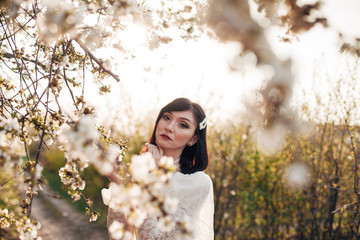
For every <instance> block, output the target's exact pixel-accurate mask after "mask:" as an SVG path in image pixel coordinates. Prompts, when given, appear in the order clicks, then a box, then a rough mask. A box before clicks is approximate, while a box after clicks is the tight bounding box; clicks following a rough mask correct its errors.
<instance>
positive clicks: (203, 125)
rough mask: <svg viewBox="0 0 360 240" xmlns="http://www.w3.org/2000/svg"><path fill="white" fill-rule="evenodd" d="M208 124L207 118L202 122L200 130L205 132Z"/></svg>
mask: <svg viewBox="0 0 360 240" xmlns="http://www.w3.org/2000/svg"><path fill="white" fill-rule="evenodd" d="M206 125H207V122H206V117H205V118H204V120H202V122H201V123H199V129H200V130H203V129H204V128H206Z"/></svg>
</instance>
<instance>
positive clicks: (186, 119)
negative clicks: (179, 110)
mask: <svg viewBox="0 0 360 240" xmlns="http://www.w3.org/2000/svg"><path fill="white" fill-rule="evenodd" d="M180 119H181V120H185V121H188V122H190V123H191V121H190V119H188V118H184V117H182V118H180Z"/></svg>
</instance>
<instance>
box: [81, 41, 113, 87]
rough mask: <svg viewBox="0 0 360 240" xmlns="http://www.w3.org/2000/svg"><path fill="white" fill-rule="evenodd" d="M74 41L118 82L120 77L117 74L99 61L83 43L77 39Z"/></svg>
mask: <svg viewBox="0 0 360 240" xmlns="http://www.w3.org/2000/svg"><path fill="white" fill-rule="evenodd" d="M76 42H77V43H78V44H79V46H80V47H81V48H82V49H83V50H84V51H85V53H87V54H88V55H89V57H90V58H91V59H92V60H94V61H95V62H96V63H97V64H98V65H99V67H100V68H101V69H103V70H104V71H105V72H106V73H108V74H109V75H110V76H112V77H113V78H114V79H115V80H116V81H117V82H120V78H119V76H118V75H116V74H115V73H113V72H112V71H110V70H108V69H107V68H106V67H105V66H104V64H103V62H102V61H100V60H99V59H98V58H97V57H96V56H95V55H94V54H93V53H92V52H91V51H90V50H89V49H88V48H87V47H86V46H85V44H83V43H82V42H81V41H80V40H79V39H76Z"/></svg>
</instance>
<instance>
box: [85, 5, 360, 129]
mask: <svg viewBox="0 0 360 240" xmlns="http://www.w3.org/2000/svg"><path fill="white" fill-rule="evenodd" d="M305 2H309V1H304V3H305ZM310 2H311V1H310ZM148 4H151V1H149V3H148ZM252 9H253V11H252V13H253V15H254V16H256V19H258V22H259V23H260V24H262V25H265V26H266V24H267V22H266V19H265V18H264V17H262V16H261V15H260V14H258V13H257V12H256V10H255V9H254V7H253V8H252ZM321 9H322V12H323V14H324V15H325V16H326V17H327V18H328V19H329V25H330V26H331V28H327V29H325V28H324V27H322V26H320V25H319V26H317V27H315V28H314V29H312V30H310V31H309V32H306V33H304V34H300V35H298V36H297V37H296V38H295V37H294V38H293V39H290V41H289V42H284V41H281V36H282V35H283V34H284V32H283V30H282V29H279V28H277V27H271V28H269V30H268V31H267V37H268V39H269V42H270V44H271V46H272V48H273V50H274V52H275V53H276V54H277V56H278V57H279V58H280V59H281V60H284V61H286V60H290V61H292V63H293V65H292V72H293V74H294V85H293V91H294V92H293V95H292V96H293V97H292V99H291V104H292V105H294V106H295V107H301V105H302V104H305V103H306V104H309V103H312V102H316V99H315V96H320V97H322V98H323V100H322V101H324V102H325V103H326V101H327V100H326V96H327V95H328V93H329V92H332V91H333V90H334V88H335V87H337V86H336V84H337V82H338V79H339V78H344V79H348V78H357V77H358V76H359V70H358V69H360V68H359V67H358V66H359V63H358V61H357V60H356V57H353V56H351V55H349V54H341V53H340V47H341V44H342V43H343V42H342V41H343V40H340V39H339V36H338V33H337V32H336V31H335V30H338V31H341V32H342V33H343V36H342V37H343V38H342V39H344V40H345V41H349V42H352V43H353V42H354V41H355V39H353V36H358V35H360V25H356V24H353V23H354V22H360V15H359V14H357V13H358V10H359V9H360V2H359V1H356V0H346V1H341V2H340V1H335V0H332V1H326V2H324V3H323V7H322V8H321ZM134 22H135V23H134V24H131V25H129V26H128V27H127V28H126V29H125V30H124V31H122V32H121V33H120V35H119V36H114V38H113V39H112V43H111V44H113V45H115V46H116V44H120V43H121V46H122V50H123V51H119V50H117V49H113V48H107V49H101V50H97V51H96V52H97V54H98V56H101V57H102V58H104V59H109V60H110V62H111V64H112V70H113V72H115V73H116V74H118V75H119V76H120V79H121V81H120V83H115V81H114V82H112V83H111V86H112V92H111V94H109V95H108V96H106V97H105V98H104V96H102V99H103V100H102V101H98V100H96V99H97V98H94V97H93V96H94V94H96V93H95V92H94V93H92V92H87V93H86V94H87V97H88V98H89V102H90V103H92V104H93V105H95V106H97V108H98V109H99V110H100V114H99V115H102V116H103V117H104V119H108V117H113V118H114V117H115V118H119V120H121V119H122V120H123V121H124V122H125V124H126V125H129V124H130V125H133V124H135V123H134V122H133V121H131V120H134V119H131V120H130V121H129V119H128V118H122V117H121V116H119V114H120V115H121V113H122V112H123V110H125V111H127V113H129V114H130V115H131V114H133V116H134V118H136V119H142V117H143V116H149V114H150V116H152V117H154V115H155V114H156V113H157V112H158V110H159V109H160V108H161V107H162V106H163V105H165V104H166V103H168V102H169V101H171V100H172V99H174V98H176V97H187V98H190V99H191V100H193V101H196V102H199V103H200V104H201V105H203V106H204V108H205V109H206V110H207V113H208V115H210V116H209V118H210V119H212V122H217V121H219V120H229V119H230V120H232V121H246V120H247V118H246V114H247V113H246V107H245V104H244V103H246V102H248V101H252V99H253V98H254V96H256V94H255V91H257V90H259V89H260V88H261V87H262V86H263V85H264V83H265V82H266V80H268V79H269V76H270V75H271V74H272V70H271V69H267V68H266V67H264V68H263V69H259V68H257V67H256V66H255V64H256V57H255V56H254V55H253V54H252V53H249V54H242V55H239V54H240V53H241V51H242V47H241V45H240V44H239V43H237V42H220V41H219V40H218V39H217V38H216V37H215V36H214V34H212V32H211V30H208V31H209V34H202V35H200V36H199V37H198V38H196V39H191V40H186V39H183V38H181V37H178V36H176V35H174V36H173V41H171V42H170V43H168V44H161V45H160V46H155V47H152V46H150V48H149V32H147V31H148V29H147V27H146V25H145V24H143V23H139V22H136V21H134ZM119 39H121V42H120V40H119ZM110 46H111V45H110ZM349 65H352V68H353V70H349V69H348V67H349ZM351 84H353V83H350V85H351ZM344 85H347V84H346V83H344ZM354 87H356V89H358V87H359V86H354ZM345 92H346V91H345ZM345 92H344V93H345ZM304 93H306V96H304ZM348 94H350V95H346V94H345V95H346V96H345V95H344V97H345V98H347V97H351V98H353V97H355V96H353V94H352V92H351V91H350V92H348ZM339 107H340V108H343V105H342V104H341V103H340V102H339Z"/></svg>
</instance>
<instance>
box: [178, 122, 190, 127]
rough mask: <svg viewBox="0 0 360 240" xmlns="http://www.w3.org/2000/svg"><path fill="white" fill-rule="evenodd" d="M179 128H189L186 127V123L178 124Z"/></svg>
mask: <svg viewBox="0 0 360 240" xmlns="http://www.w3.org/2000/svg"><path fill="white" fill-rule="evenodd" d="M180 126H181V127H182V128H189V126H188V125H187V124H186V123H180Z"/></svg>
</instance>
